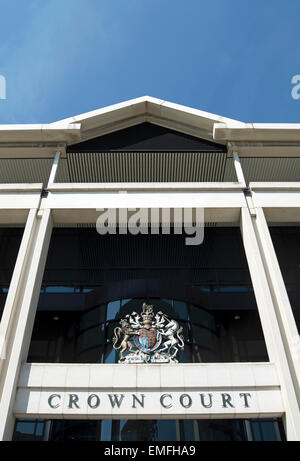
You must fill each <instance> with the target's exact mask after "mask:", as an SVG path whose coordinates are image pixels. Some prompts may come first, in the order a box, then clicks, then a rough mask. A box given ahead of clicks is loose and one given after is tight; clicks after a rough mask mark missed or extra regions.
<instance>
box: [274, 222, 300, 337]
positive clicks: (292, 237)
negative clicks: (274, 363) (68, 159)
mask: <svg viewBox="0 0 300 461" xmlns="http://www.w3.org/2000/svg"><path fill="white" fill-rule="evenodd" d="M269 230H270V234H271V237H272V241H273V245H274V248H275V252H276V255H277V258H278V262H279V266H280V269H281V272H282V277H283V280H284V282H285V286H286V289H287V293H288V296H289V300H290V303H291V307H292V309H293V313H294V317H295V321H296V324H297V327H298V331H299V332H300V227H299V226H291V227H270V228H269Z"/></svg>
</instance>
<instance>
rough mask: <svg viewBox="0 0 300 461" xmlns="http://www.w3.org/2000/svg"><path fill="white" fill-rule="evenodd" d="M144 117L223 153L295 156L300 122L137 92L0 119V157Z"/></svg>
mask: <svg viewBox="0 0 300 461" xmlns="http://www.w3.org/2000/svg"><path fill="white" fill-rule="evenodd" d="M143 122H149V123H151V124H155V125H159V126H161V127H165V128H168V129H171V130H176V131H179V132H181V133H185V134H187V135H190V136H194V137H197V138H201V139H204V140H207V141H210V142H215V143H218V144H220V145H224V146H227V148H228V153H229V155H230V154H231V153H232V151H234V150H238V152H239V155H240V156H257V157H264V156H277V157H286V156H287V157H289V156H295V157H300V124H255V123H253V124H247V123H243V122H240V121H237V120H233V119H229V118H226V117H222V116H219V115H215V114H211V113H208V112H204V111H201V110H198V109H193V108H190V107H186V106H182V105H179V104H174V103H171V102H168V101H164V100H161V99H156V98H152V97H150V96H143V97H141V98H137V99H132V100H129V101H125V102H122V103H120V104H114V105H112V106H108V107H104V108H102V109H98V110H94V111H91V112H87V113H84V114H81V115H77V116H74V117H70V118H67V119H64V120H60V121H57V122H54V123H50V124H44V125H0V157H2V158H13V157H23V158H24V157H25V158H35V157H37V158H41V157H48V158H49V157H53V155H54V154H55V152H56V151H57V150H60V151H61V152H62V154H63V156H64V155H65V150H66V147H67V146H70V145H72V144H76V143H78V142H83V141H87V140H90V139H93V138H95V137H99V136H102V135H107V134H109V133H113V132H115V131H119V130H122V129H123V128H128V127H131V126H134V125H138V124H141V123H143Z"/></svg>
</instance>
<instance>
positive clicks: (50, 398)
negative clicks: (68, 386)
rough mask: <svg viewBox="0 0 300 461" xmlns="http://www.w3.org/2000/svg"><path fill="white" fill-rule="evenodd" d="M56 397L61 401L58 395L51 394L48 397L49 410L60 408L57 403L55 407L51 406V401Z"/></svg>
mask: <svg viewBox="0 0 300 461" xmlns="http://www.w3.org/2000/svg"><path fill="white" fill-rule="evenodd" d="M55 397H57V398H58V399H59V400H60V399H61V396H60V394H52V395H50V397H49V398H48V404H49V406H50V407H51V408H58V407H59V406H60V403H57V404H56V405H53V404H52V400H53V399H54V398H55Z"/></svg>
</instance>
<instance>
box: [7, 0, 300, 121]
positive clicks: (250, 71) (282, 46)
mask: <svg viewBox="0 0 300 461" xmlns="http://www.w3.org/2000/svg"><path fill="white" fill-rule="evenodd" d="M299 17H300V2H299V0H288V1H284V0H260V1H258V0H242V1H241V0H185V1H183V0H180V1H179V0H0V75H2V76H4V77H5V80H6V99H5V100H4V99H0V123H49V122H53V121H56V120H60V119H62V118H65V117H70V116H72V115H77V114H80V113H83V112H87V111H90V110H94V109H97V108H101V107H104V106H108V105H111V104H115V103H118V102H121V101H124V100H128V99H132V98H136V97H139V96H143V95H149V96H153V97H157V98H161V99H166V100H168V101H171V102H175V103H178V104H183V105H186V106H190V107H194V108H197V109H201V110H204V111H208V112H212V113H215V114H218V115H223V116H225V117H231V118H234V119H238V120H242V121H244V122H280V123H291V122H297V123H298V122H300V99H299V100H295V99H293V98H292V96H291V90H292V84H291V79H292V77H293V76H294V75H297V74H300V21H299Z"/></svg>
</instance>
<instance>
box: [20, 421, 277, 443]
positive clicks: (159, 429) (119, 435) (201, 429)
mask: <svg viewBox="0 0 300 461" xmlns="http://www.w3.org/2000/svg"><path fill="white" fill-rule="evenodd" d="M13 440H15V441H34V440H36V441H39V440H49V441H75V440H82V441H96V440H98V441H123V442H124V441H130V442H131V441H149V442H152V441H153V442H155V441H156V442H159V441H162V442H164V441H169V442H172V441H283V440H285V434H284V429H283V425H282V421H281V420H279V419H263V420H252V419H244V420H243V419H228V420H226V419H224V420H101V421H81V420H52V421H50V420H49V421H45V420H23V419H18V420H17V422H16V426H15V432H14V436H13Z"/></svg>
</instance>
